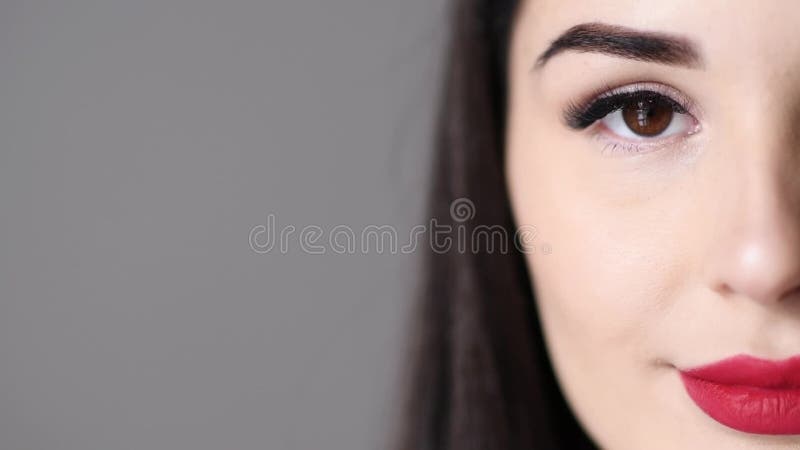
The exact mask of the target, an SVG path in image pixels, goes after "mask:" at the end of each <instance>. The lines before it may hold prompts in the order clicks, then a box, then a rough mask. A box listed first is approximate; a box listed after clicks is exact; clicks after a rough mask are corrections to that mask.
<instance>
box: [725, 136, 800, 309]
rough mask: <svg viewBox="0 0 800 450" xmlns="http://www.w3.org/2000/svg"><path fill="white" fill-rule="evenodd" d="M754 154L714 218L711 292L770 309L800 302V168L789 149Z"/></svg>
mask: <svg viewBox="0 0 800 450" xmlns="http://www.w3.org/2000/svg"><path fill="white" fill-rule="evenodd" d="M750 150H752V147H751V149H750ZM750 150H748V152H749V154H750V156H745V157H742V158H741V159H740V160H739V161H740V163H739V165H738V170H736V171H735V173H736V176H735V177H734V178H735V181H734V182H733V183H731V184H732V185H733V186H734V187H733V188H732V189H731V192H730V194H731V195H730V197H728V198H727V199H724V200H723V201H722V202H721V203H722V204H724V205H727V206H728V207H727V208H725V209H726V210H727V211H724V212H723V210H722V209H720V211H721V212H722V214H720V215H718V216H717V217H716V218H715V220H716V221H717V225H718V226H717V229H716V233H715V234H716V237H712V239H715V240H717V243H716V244H715V245H714V248H715V249H716V250H717V255H716V258H717V259H716V261H713V262H712V264H713V266H714V269H713V270H714V272H713V273H714V276H713V278H712V288H713V289H715V290H716V291H717V292H718V293H720V294H721V295H724V296H735V297H742V298H747V299H750V300H752V301H756V302H759V303H762V304H766V305H769V304H776V303H779V302H785V301H787V300H788V299H790V298H793V299H795V300H796V299H800V208H798V203H799V202H800V189H798V187H800V184H799V183H798V181H797V180H800V173H798V169H800V167H798V165H797V164H795V163H794V162H793V161H794V160H795V156H794V155H793V154H792V153H794V152H789V151H788V150H787V147H786V146H781V147H780V149H778V150H775V151H774V152H770V151H759V152H755V151H750ZM762 150H763V147H762ZM744 153H746V152H742V153H740V155H741V154H744ZM753 155H757V156H753Z"/></svg>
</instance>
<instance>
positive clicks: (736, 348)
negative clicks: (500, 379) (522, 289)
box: [506, 0, 800, 450]
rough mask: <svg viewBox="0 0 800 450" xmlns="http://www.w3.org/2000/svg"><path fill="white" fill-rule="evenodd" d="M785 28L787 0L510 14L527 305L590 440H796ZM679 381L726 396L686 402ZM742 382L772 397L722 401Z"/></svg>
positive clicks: (793, 155)
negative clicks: (530, 246) (533, 234)
mask: <svg viewBox="0 0 800 450" xmlns="http://www.w3.org/2000/svg"><path fill="white" fill-rule="evenodd" d="M734 4H735V7H733V5H734ZM582 24H590V25H588V26H584V28H582V29H578V31H579V33H577V35H573V36H572V38H571V39H566V40H564V41H563V42H562V43H564V44H565V46H564V47H563V48H560V49H558V51H552V52H550V53H551V54H548V55H547V57H545V58H543V57H542V55H543V54H547V52H548V49H551V48H552V47H551V44H552V43H553V42H554V41H556V40H557V39H559V37H561V36H564V33H566V32H567V31H568V30H570V29H573V30H574V28H573V27H576V26H580V25H582ZM798 29H800V7H799V6H798V5H797V3H796V2H792V1H788V0H787V1H770V2H764V1H747V0H740V1H736V2H731V1H727V0H709V1H703V2H696V1H688V0H687V1H683V0H673V1H669V2H651V1H623V0H618V1H592V2H586V1H578V0H530V1H528V2H526V3H525V4H524V5H523V6H522V8H521V10H520V11H519V14H518V16H517V21H516V24H515V28H514V32H513V34H512V39H511V43H510V58H509V74H508V77H509V78H508V81H509V93H508V95H509V97H508V124H507V125H508V126H507V130H506V136H507V140H506V153H507V157H506V173H507V179H508V189H509V192H510V195H511V202H512V207H513V210H514V216H515V220H516V222H517V224H518V225H532V226H535V227H536V228H537V230H538V235H537V236H538V237H537V241H536V242H535V243H534V244H535V245H539V244H542V243H547V244H549V245H550V246H551V248H552V252H551V253H549V254H542V253H540V252H535V251H533V252H529V253H528V254H527V258H528V266H529V269H530V271H531V276H532V279H533V284H534V289H535V291H536V295H537V297H536V298H537V308H538V310H539V313H540V318H541V320H542V326H543V329H544V335H545V340H546V343H547V346H548V351H549V353H550V357H551V360H552V361H553V364H554V367H555V370H556V373H557V376H558V379H559V382H560V384H561V387H562V389H563V391H564V393H565V395H566V397H567V400H568V402H569V404H570V406H571V407H572V409H573V410H574V412H575V414H576V416H577V417H578V419H579V421H580V422H581V424H582V425H583V426H584V428H585V429H586V430H587V431H588V432H589V434H590V435H591V436H592V438H593V439H594V440H595V442H597V444H598V445H599V446H600V447H602V448H605V449H610V450H624V449H635V450H639V449H651V450H653V449H676V448H686V449H704V448H705V449H716V448H724V449H789V448H800V434H792V433H794V432H795V431H798V432H800V422H799V421H800V415H798V417H793V416H792V414H795V413H794V412H792V411H794V409H793V408H794V406H798V405H795V404H794V403H798V404H800V396H798V394H797V393H796V391H793V390H795V389H796V388H797V387H798V386H796V385H795V384H793V383H794V382H795V381H797V380H798V377H800V376H798V375H797V374H796V373H795V371H796V368H797V365H796V364H794V363H793V362H791V363H790V362H787V361H795V360H793V359H791V358H792V357H793V356H796V355H798V354H800V158H798V155H800V132H798V130H800V126H799V125H798V124H800V33H798ZM581 33H582V34H581ZM604 33H605V34H606V35H608V34H609V33H611V34H615V33H616V34H615V35H614V36H613V38H608V37H607V36H606V37H604ZM640 34H641V35H642V36H643V38H635V37H636V36H639V35H640ZM640 37H641V36H640ZM642 39H645V40H647V39H657V42H658V43H660V44H664V45H662V46H661V47H658V46H656V47H655V48H660V49H661V50H660V51H661V54H651V53H652V52H651V53H647V51H645V53H642V52H641V51H640V50H642V48H653V47H647V46H645V47H638V48H637V47H636V44H637V43H639V44H641V42H643V41H642ZM652 42H655V41H652ZM652 42H651V43H652ZM620 43H621V44H620ZM620 45H621V47H620ZM626 46H627V47H626ZM628 47H630V48H628ZM742 355H744V356H742ZM731 358H734V359H733V360H731ZM736 358H739V359H736ZM753 358H756V359H753ZM731 361H733V362H731ZM762 363H763V364H764V367H766V369H763V368H759V369H758V370H756V369H753V370H754V371H753V372H752V373H749V375H748V377H749V378H748V377H745V378H742V379H739V380H733V381H731V380H730V379H726V377H725V375H724V373H725V371H726V370H734V369H736V368H738V369H741V370H744V371H746V370H749V369H747V368H748V367H750V368H752V367H755V366H758V367H761V366H759V365H760V364H762ZM737 364H738V366H737ZM709 367H711V368H710V369H709ZM731 367H734V369H731ZM762 369H763V370H762ZM686 374H695V375H697V376H698V377H705V378H708V379H709V380H706V381H710V382H715V383H721V384H725V383H728V386H733V385H735V386H739V387H735V388H731V389H733V391H730V390H729V391H725V390H724V389H710V390H705V391H703V392H701V393H700V394H698V392H700V391H698V389H700V388H698V386H699V385H698V384H692V383H693V381H692V380H689V383H684V379H683V378H685V376H686ZM720 374H722V375H720ZM776 380H777V381H776ZM787 380H788V381H787ZM790 381H791V382H790ZM698 383H699V382H698ZM748 383H749V387H748ZM741 384H744V385H745V387H744V388H742V387H741ZM693 387H694V388H697V389H694V390H692V388H693ZM741 389H754V390H759V389H778V390H780V389H784V390H785V392H766V393H765V392H763V391H760V390H759V391H758V392H759V395H762V397H753V398H755V400H753V398H751V400H750V401H749V403H748V402H745V403H740V404H739V405H740V407H737V406H736V404H733V405H734V406H730V405H731V403H726V401H728V400H730V399H731V398H733V396H734V395H736V394H741V393H742V391H741ZM701 390H702V389H701ZM690 392H691V394H692V395H690ZM726 392H727V393H726ZM748 392H755V391H748ZM698 396H699V397H702V396H706V399H705V400H703V399H701V400H699V401H697V399H698V398H699V397H698ZM708 396H711V398H710V399H709V398H708ZM693 397H695V398H694V399H693ZM775 399H789V400H790V401H788V400H787V402H788V403H783V404H781V403H780V401H781V400H775ZM776 401H778V403H779V404H778V405H777V407H775V406H776V403H775V402H776ZM792 402H794V403H792ZM790 403H791V404H790ZM709 405H711V406H709ZM715 405H716V406H715ZM726 405H727V406H726ZM741 405H745V407H741ZM759 405H761V408H759V407H758V406H759ZM781 405H784V406H786V405H788V407H787V408H784V409H781ZM771 406H772V407H773V408H771ZM715 408H716V409H715ZM712 410H714V411H712ZM787 411H788V412H787ZM748 414H750V415H751V418H748V417H747V415H748ZM715 415H716V416H717V417H713V416H715ZM787 433H789V434H787Z"/></svg>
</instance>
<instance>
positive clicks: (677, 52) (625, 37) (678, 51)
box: [534, 23, 703, 69]
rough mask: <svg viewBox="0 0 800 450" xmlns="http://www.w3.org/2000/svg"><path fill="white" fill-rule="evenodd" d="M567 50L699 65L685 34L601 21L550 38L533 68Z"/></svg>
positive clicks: (701, 61) (690, 66)
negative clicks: (551, 39)
mask: <svg viewBox="0 0 800 450" xmlns="http://www.w3.org/2000/svg"><path fill="white" fill-rule="evenodd" d="M568 50H573V51H578V52H591V53H605V54H608V55H613V56H620V57H623V58H627V59H634V60H638V61H645V62H655V63H660V64H667V65H673V66H684V67H689V68H694V69H696V68H701V67H702V66H703V60H702V58H701V56H700V52H699V51H698V50H697V46H696V45H695V44H694V43H693V42H692V41H690V40H689V39H687V38H685V37H682V36H678V35H673V34H668V33H661V32H653V31H638V30H635V29H632V28H626V27H622V26H618V25H609V24H604V23H584V24H580V25H575V26H574V27H572V28H570V29H569V30H567V31H565V32H564V33H563V34H562V35H561V36H559V37H558V38H557V39H556V40H554V41H553V42H552V43H551V44H550V47H548V48H547V50H546V51H545V52H544V53H542V54H541V56H539V58H538V59H537V60H536V64H535V65H534V68H541V67H542V66H544V65H545V63H546V62H547V61H549V60H550V59H551V58H552V57H554V56H556V55H558V54H559V53H562V52H565V51H568Z"/></svg>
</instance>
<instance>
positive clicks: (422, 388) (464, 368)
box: [398, 0, 595, 450]
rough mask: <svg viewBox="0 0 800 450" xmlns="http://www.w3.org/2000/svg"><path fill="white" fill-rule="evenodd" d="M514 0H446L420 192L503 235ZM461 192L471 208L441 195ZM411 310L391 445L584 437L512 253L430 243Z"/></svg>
mask: <svg viewBox="0 0 800 450" xmlns="http://www.w3.org/2000/svg"><path fill="white" fill-rule="evenodd" d="M518 3H520V2H519V1H516V0H455V1H454V2H453V4H452V10H451V13H452V15H451V19H450V20H451V23H450V27H451V28H450V30H451V31H450V33H451V34H450V41H449V47H448V51H447V57H448V60H447V63H446V65H445V73H444V79H443V86H442V91H441V100H440V101H441V103H440V110H439V117H438V125H437V133H436V137H435V141H434V147H435V161H434V164H433V173H432V175H433V176H432V184H431V191H430V197H429V206H428V208H429V213H430V217H432V218H435V219H436V220H437V221H438V223H440V224H442V225H450V226H452V227H456V226H460V227H465V228H466V234H467V235H468V236H469V235H471V234H472V231H473V230H474V229H475V227H477V226H484V227H485V226H492V227H495V228H494V229H497V228H496V227H497V226H501V227H503V229H504V231H505V233H506V236H514V235H515V233H514V231H515V226H514V222H513V219H512V215H511V209H510V204H509V198H508V193H507V191H506V183H505V175H504V170H503V167H504V147H505V143H504V133H505V125H506V117H505V116H506V100H507V99H506V95H507V81H506V76H507V64H508V51H509V49H508V47H509V41H510V34H511V30H512V27H513V22H514V17H515V12H516V9H517V8H518V6H519V5H518ZM461 198H466V199H469V200H470V201H471V202H472V205H474V209H473V210H472V211H471V213H472V214H474V216H473V217H472V218H471V220H469V221H466V222H462V221H461V220H458V221H456V220H455V218H454V217H452V214H451V204H452V202H453V201H454V200H456V199H461ZM424 267H425V271H424V277H425V278H424V282H423V289H422V293H421V295H420V297H421V298H420V303H419V305H418V308H417V311H416V312H415V315H414V316H413V317H414V320H413V327H414V328H413V334H412V338H413V340H412V342H411V344H412V345H411V350H412V353H411V356H412V361H411V366H410V368H411V377H410V379H409V381H410V382H409V385H408V386H407V391H406V393H405V394H406V397H405V409H404V412H403V415H404V424H403V427H402V431H401V436H400V439H399V440H398V441H399V442H398V444H399V448H400V449H402V450H434V449H436V450H440V449H441V450H467V449H480V450H514V449H519V450H540V449H569V450H573V449H576V450H577V449H592V448H595V447H594V446H593V445H592V443H591V441H590V439H589V438H588V437H587V435H586V434H585V433H584V431H583V430H582V428H581V427H580V425H579V424H578V423H577V421H576V419H575V417H574V416H573V414H572V413H571V412H570V409H569V408H568V406H567V404H566V402H565V400H564V397H563V396H562V393H561V391H560V389H559V387H558V384H557V381H556V378H555V376H554V373H553V369H552V367H551V364H550V361H549V359H548V355H547V352H546V348H545V345H544V340H543V336H542V331H541V327H540V324H539V318H538V316H537V311H536V307H535V298H534V293H533V289H532V286H531V279H530V277H529V275H528V271H527V269H526V265H525V260H524V257H523V255H522V254H521V253H520V252H519V251H518V250H517V249H516V247H515V246H514V245H509V246H508V247H507V251H489V249H479V251H477V252H473V251H457V249H451V251H449V252H436V251H432V249H431V250H430V251H429V252H428V254H427V255H426V259H425V262H424Z"/></svg>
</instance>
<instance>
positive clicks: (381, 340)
mask: <svg viewBox="0 0 800 450" xmlns="http://www.w3.org/2000/svg"><path fill="white" fill-rule="evenodd" d="M444 3H445V2H444V1H443V0H436V1H431V0H402V1H398V0H315V1H300V0H280V1H256V0H249V1H246V0H234V1H232V0H226V1H208V0H202V1H195V0H137V1H109V0H94V1H92V0H74V1H63V0H51V1H40V0H33V1H32V0H24V1H23V0H0V139H1V141H0V142H2V148H1V149H0V450H51V449H52V450H55V449H59V450H95V449H96V450H116V449H192V450H202V449H237V450H238V449H301V450H308V449H348V450H353V449H369V448H383V447H385V444H386V440H385V435H386V434H387V432H388V431H390V430H391V425H392V420H391V419H392V417H393V411H394V409H393V408H394V406H395V400H396V394H395V392H394V391H393V388H394V387H395V383H396V382H397V380H398V370H399V369H400V368H401V367H402V363H401V362H400V359H399V358H400V353H399V350H400V349H401V347H402V345H401V342H402V337H403V335H404V331H405V330H404V326H405V323H404V319H405V317H406V311H407V306H408V300H409V296H410V295H411V292H412V289H413V287H414V282H415V271H416V270H417V262H418V261H417V260H416V259H415V257H414V256H408V255H398V254H377V252H375V253H370V254H366V255H364V254H361V255H358V254H357V255H336V254H330V253H328V254H325V255H308V254H304V253H303V252H302V251H301V249H299V248H298V246H297V245H296V244H292V245H290V251H289V253H288V254H280V253H277V254H276V253H268V254H257V253H255V252H253V251H252V250H251V249H250V247H249V243H248V234H249V232H250V229H251V228H252V227H254V226H256V225H258V224H264V223H265V220H266V215H267V214H269V213H275V215H276V217H277V222H278V223H277V224H278V226H279V227H281V226H285V225H289V224H291V225H295V226H296V227H297V228H298V229H299V228H301V227H303V226H306V225H310V224H316V225H319V226H321V227H323V228H326V229H329V228H330V227H332V226H334V225H338V224H346V225H349V226H351V227H353V228H355V229H360V228H363V227H364V226H366V225H369V224H377V225H380V224H393V225H395V226H396V227H397V228H398V229H399V230H407V229H409V228H410V227H411V226H412V225H413V224H415V223H420V221H421V220H423V217H422V215H421V207H422V204H423V198H422V195H423V188H424V184H425V183H426V178H427V177H426V174H427V158H428V156H429V150H428V148H427V147H426V144H427V142H428V134H429V131H430V130H429V128H430V126H429V122H430V119H431V117H432V116H433V109H432V105H433V101H434V93H435V91H436V87H437V80H436V79H437V75H438V72H439V70H440V68H441V67H440V66H441V61H440V60H441V58H440V56H441V53H440V47H441V46H440V42H441V40H442V38H443V36H444V34H445V32H444V30H443V29H442V24H443V17H444V15H445V9H444Z"/></svg>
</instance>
